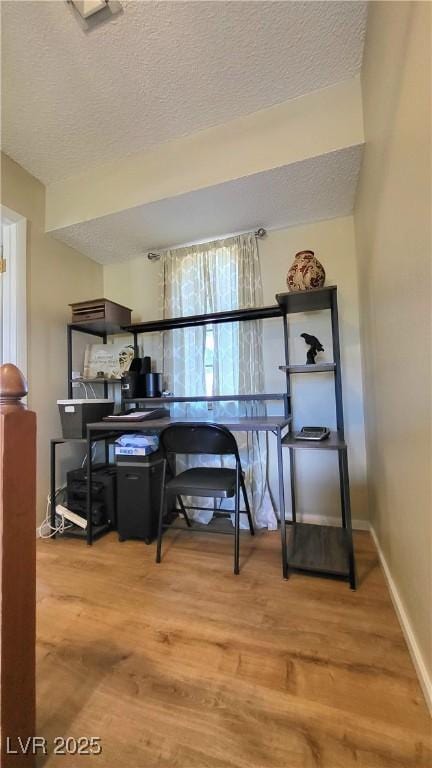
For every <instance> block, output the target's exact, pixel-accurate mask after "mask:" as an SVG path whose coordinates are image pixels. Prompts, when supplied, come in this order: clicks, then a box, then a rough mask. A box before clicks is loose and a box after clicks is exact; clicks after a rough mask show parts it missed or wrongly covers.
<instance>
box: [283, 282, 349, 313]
mask: <svg viewBox="0 0 432 768" xmlns="http://www.w3.org/2000/svg"><path fill="white" fill-rule="evenodd" d="M336 291H337V286H336V285H326V286H324V288H311V289H310V290H309V291H289V292H287V293H277V294H276V301H277V303H278V304H279V306H280V308H281V310H282V311H283V313H284V314H291V313H292V312H314V311H315V310H317V309H330V308H331V305H332V298H333V296H336Z"/></svg>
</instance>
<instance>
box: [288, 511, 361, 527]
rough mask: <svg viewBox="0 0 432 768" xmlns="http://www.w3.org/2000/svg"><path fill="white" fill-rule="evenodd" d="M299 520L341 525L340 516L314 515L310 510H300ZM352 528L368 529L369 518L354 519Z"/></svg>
mask: <svg viewBox="0 0 432 768" xmlns="http://www.w3.org/2000/svg"><path fill="white" fill-rule="evenodd" d="M297 521H298V522H299V523H312V524H315V525H332V526H335V527H338V528H339V527H340V525H341V519H340V517H334V516H333V515H314V514H310V513H308V512H305V513H304V514H301V512H298V513H297ZM352 528H353V530H354V531H368V530H369V520H353V521H352Z"/></svg>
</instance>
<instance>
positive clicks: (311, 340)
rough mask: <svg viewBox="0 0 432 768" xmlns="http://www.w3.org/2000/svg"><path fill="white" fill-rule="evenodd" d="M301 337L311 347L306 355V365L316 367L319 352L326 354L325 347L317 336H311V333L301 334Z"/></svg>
mask: <svg viewBox="0 0 432 768" xmlns="http://www.w3.org/2000/svg"><path fill="white" fill-rule="evenodd" d="M300 335H301V337H302V338H303V339H304V340H305V342H306V344H308V346H309V349H308V351H307V354H306V365H314V364H315V358H316V356H317V352H324V347H323V345H322V344H321V342H320V341H319V340H318V339H317V337H316V336H311V335H310V333H301V334H300Z"/></svg>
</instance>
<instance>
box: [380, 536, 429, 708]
mask: <svg viewBox="0 0 432 768" xmlns="http://www.w3.org/2000/svg"><path fill="white" fill-rule="evenodd" d="M370 532H371V535H372V538H373V540H374V543H375V546H376V548H377V552H378V557H379V559H380V563H381V566H382V569H383V571H384V576H385V579H386V582H387V586H388V588H389V592H390V597H391V599H392V603H393V605H394V609H395V611H396V615H397V617H398V619H399V624H400V625H401V628H402V632H403V635H404V638H405V642H406V644H407V646H408V650H409V652H410V656H411V658H412V661H413V664H414V667H415V671H416V672H417V677H418V679H419V683H420V686H421V689H422V691H423V695H424V697H425V699H426V704H427V707H428V709H429V712H430V714H431V716H432V680H431V679H430V677H429V674H428V671H427V668H426V664H425V663H424V661H423V656H422V654H421V651H420V648H419V647H418V643H417V640H416V637H415V634H414V632H413V629H412V627H411V624H410V621H409V618H408V616H407V613H406V611H405V608H404V605H403V603H402V600H401V598H400V595H399V592H398V590H397V587H396V584H395V583H394V581H393V578H392V575H391V573H390V569H389V567H388V565H387V561H386V559H385V557H384V554H383V551H382V549H381V546H380V543H379V540H378V537H377V535H376V533H375V530H374V528H373V527H372V525H371V526H370Z"/></svg>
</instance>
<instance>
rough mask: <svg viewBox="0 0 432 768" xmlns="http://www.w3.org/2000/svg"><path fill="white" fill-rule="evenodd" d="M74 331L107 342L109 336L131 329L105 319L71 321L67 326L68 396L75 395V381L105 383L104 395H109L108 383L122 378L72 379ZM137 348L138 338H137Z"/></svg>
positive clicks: (117, 381)
mask: <svg viewBox="0 0 432 768" xmlns="http://www.w3.org/2000/svg"><path fill="white" fill-rule="evenodd" d="M74 333H85V334H86V335H89V336H97V337H98V338H99V339H102V341H103V343H104V344H106V343H107V341H108V336H114V335H115V336H117V335H120V334H125V333H129V331H127V330H125V329H124V328H122V327H121V326H120V325H116V324H115V323H107V322H106V321H105V320H93V321H88V322H85V323H84V322H83V323H79V324H78V323H69V324H68V326H67V377H68V398H72V397H73V394H72V392H73V383H74V381H76V382H80V383H83V384H103V385H104V397H108V385H109V384H116V383H119V382H120V379H105V378H102V377H101V378H96V379H84V378H80V379H72V359H73V339H74ZM135 348H136V340H135Z"/></svg>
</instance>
